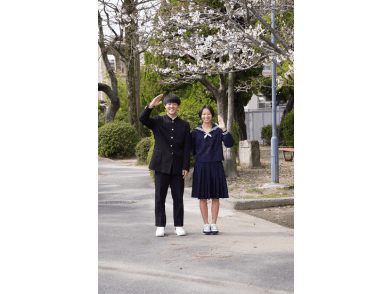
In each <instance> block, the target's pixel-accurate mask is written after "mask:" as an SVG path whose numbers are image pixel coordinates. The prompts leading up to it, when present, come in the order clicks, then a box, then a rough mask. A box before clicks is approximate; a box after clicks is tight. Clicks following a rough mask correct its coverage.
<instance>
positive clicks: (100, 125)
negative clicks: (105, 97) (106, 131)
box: [98, 120, 105, 129]
mask: <svg viewBox="0 0 392 294" xmlns="http://www.w3.org/2000/svg"><path fill="white" fill-rule="evenodd" d="M104 125H105V122H104V121H102V120H99V121H98V129H99V128H100V127H102V126H104Z"/></svg>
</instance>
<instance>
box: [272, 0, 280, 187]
mask: <svg viewBox="0 0 392 294" xmlns="http://www.w3.org/2000/svg"><path fill="white" fill-rule="evenodd" d="M272 3H273V4H272V5H273V6H272V13H271V19H272V28H273V29H275V0H272ZM271 37H272V43H273V44H276V40H275V36H274V35H273V34H272V32H271ZM278 143H279V142H278V137H277V135H276V65H275V58H274V59H273V62H272V138H271V176H272V179H271V182H274V183H279V153H278V152H279V150H278V145H279V144H278Z"/></svg>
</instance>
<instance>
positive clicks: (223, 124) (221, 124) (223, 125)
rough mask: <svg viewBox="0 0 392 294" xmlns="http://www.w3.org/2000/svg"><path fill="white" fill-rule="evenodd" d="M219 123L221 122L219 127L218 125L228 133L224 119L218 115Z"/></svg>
mask: <svg viewBox="0 0 392 294" xmlns="http://www.w3.org/2000/svg"><path fill="white" fill-rule="evenodd" d="M218 122H219V125H218V124H216V125H217V126H218V127H219V128H220V129H221V130H222V131H224V132H225V131H226V126H225V122H224V121H223V118H222V117H221V116H220V115H218Z"/></svg>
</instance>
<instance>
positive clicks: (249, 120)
mask: <svg viewBox="0 0 392 294" xmlns="http://www.w3.org/2000/svg"><path fill="white" fill-rule="evenodd" d="M285 108H286V106H276V124H277V125H279V124H280V120H281V119H282V116H283V111H284V109H285ZM245 124H246V132H247V134H248V140H257V141H259V143H263V141H264V140H263V139H261V128H262V127H264V126H266V125H272V108H259V109H245Z"/></svg>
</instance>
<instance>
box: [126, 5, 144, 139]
mask: <svg viewBox="0 0 392 294" xmlns="http://www.w3.org/2000/svg"><path fill="white" fill-rule="evenodd" d="M124 7H125V9H126V13H127V14H128V15H133V14H135V13H136V12H137V11H136V3H135V1H134V0H127V1H124ZM136 30H137V23H136V22H134V21H132V25H131V26H130V27H127V28H126V29H125V44H126V47H127V50H126V53H127V54H126V56H127V57H126V66H127V99H128V119H129V123H130V124H131V125H134V126H135V128H136V130H137V132H138V134H139V137H140V136H141V130H140V122H139V119H138V118H139V116H140V57H139V51H138V49H137V47H136V46H137V44H138V36H137V34H136Z"/></svg>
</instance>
